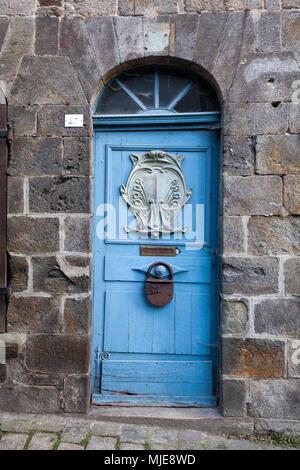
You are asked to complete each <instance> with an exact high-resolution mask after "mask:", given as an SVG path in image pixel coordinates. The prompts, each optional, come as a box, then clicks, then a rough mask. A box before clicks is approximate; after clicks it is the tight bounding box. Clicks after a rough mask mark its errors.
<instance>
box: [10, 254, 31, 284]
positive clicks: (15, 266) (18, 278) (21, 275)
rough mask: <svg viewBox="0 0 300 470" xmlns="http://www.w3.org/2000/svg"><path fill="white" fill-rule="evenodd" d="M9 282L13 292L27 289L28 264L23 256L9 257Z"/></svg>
mask: <svg viewBox="0 0 300 470" xmlns="http://www.w3.org/2000/svg"><path fill="white" fill-rule="evenodd" d="M8 284H9V286H10V287H11V289H12V291H13V292H21V291H23V290H26V289H27V284H28V264H27V260H26V258H24V257H23V256H9V257H8Z"/></svg>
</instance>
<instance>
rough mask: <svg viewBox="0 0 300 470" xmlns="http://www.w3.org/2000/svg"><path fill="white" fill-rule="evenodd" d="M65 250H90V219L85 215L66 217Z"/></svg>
mask: <svg viewBox="0 0 300 470" xmlns="http://www.w3.org/2000/svg"><path fill="white" fill-rule="evenodd" d="M64 249H65V251H82V252H89V251H90V221H89V219H88V218H87V217H84V218H82V217H66V219H65V246H64Z"/></svg>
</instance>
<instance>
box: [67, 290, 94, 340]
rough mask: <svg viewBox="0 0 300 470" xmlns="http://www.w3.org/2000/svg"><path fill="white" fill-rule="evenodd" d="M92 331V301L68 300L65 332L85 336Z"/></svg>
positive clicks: (87, 299)
mask: <svg viewBox="0 0 300 470" xmlns="http://www.w3.org/2000/svg"><path fill="white" fill-rule="evenodd" d="M89 329H90V299H89V298H85V299H66V301H65V310H64V331H65V332H66V333H71V334H72V333H73V334H77V335H80V334H85V333H88V332H89Z"/></svg>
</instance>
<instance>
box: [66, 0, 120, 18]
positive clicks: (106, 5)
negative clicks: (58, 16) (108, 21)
mask: <svg viewBox="0 0 300 470" xmlns="http://www.w3.org/2000/svg"><path fill="white" fill-rule="evenodd" d="M65 4H66V6H65V8H66V13H67V14H74V15H76V16H77V15H83V16H87V15H93V16H100V15H103V16H107V15H115V14H116V13H117V0H110V1H107V0H66V1H65Z"/></svg>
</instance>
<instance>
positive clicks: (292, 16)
mask: <svg viewBox="0 0 300 470" xmlns="http://www.w3.org/2000/svg"><path fill="white" fill-rule="evenodd" d="M298 8H299V6H298ZM282 46H283V47H284V48H285V49H287V50H290V51H293V52H297V53H299V52H300V12H299V11H293V12H284V13H283V15H282Z"/></svg>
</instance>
